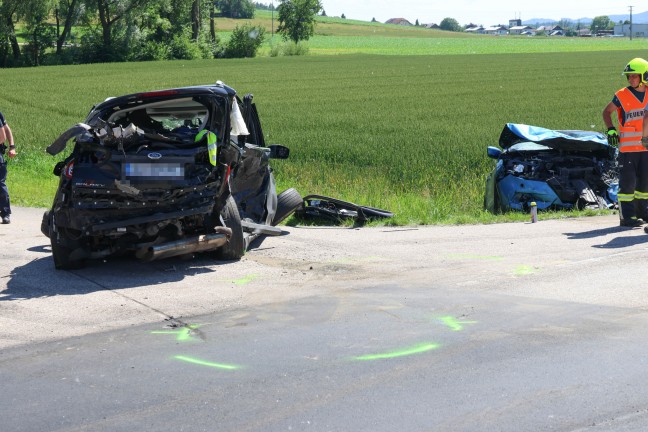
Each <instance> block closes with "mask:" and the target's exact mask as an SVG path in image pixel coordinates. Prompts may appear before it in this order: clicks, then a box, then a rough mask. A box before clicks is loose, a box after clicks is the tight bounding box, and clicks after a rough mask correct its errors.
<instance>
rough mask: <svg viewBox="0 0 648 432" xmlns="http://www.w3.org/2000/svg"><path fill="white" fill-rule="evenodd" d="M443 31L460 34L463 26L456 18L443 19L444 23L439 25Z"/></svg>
mask: <svg viewBox="0 0 648 432" xmlns="http://www.w3.org/2000/svg"><path fill="white" fill-rule="evenodd" d="M439 28H440V29H441V30H446V31H453V32H460V31H461V30H462V29H461V26H460V25H459V23H458V22H457V20H456V19H454V18H443V21H441V23H440V24H439Z"/></svg>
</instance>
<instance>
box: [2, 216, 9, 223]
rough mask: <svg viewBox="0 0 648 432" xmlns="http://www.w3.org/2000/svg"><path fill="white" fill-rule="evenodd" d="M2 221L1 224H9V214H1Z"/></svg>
mask: <svg viewBox="0 0 648 432" xmlns="http://www.w3.org/2000/svg"><path fill="white" fill-rule="evenodd" d="M2 223H3V224H5V225H6V224H10V223H11V217H10V216H9V215H6V216H2Z"/></svg>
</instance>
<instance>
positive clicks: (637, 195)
mask: <svg viewBox="0 0 648 432" xmlns="http://www.w3.org/2000/svg"><path fill="white" fill-rule="evenodd" d="M634 196H635V198H637V199H648V192H639V191H635V193H634Z"/></svg>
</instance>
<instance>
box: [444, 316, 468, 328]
mask: <svg viewBox="0 0 648 432" xmlns="http://www.w3.org/2000/svg"><path fill="white" fill-rule="evenodd" d="M439 321H441V322H442V323H443V324H445V325H447V326H448V327H450V329H451V330H452V331H461V330H463V325H462V324H476V323H477V321H457V319H456V318H455V317H452V316H444V317H440V318H439Z"/></svg>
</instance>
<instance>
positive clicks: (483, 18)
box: [320, 0, 648, 25]
mask: <svg viewBox="0 0 648 432" xmlns="http://www.w3.org/2000/svg"><path fill="white" fill-rule="evenodd" d="M320 1H321V3H322V5H323V7H324V10H325V11H326V15H328V16H340V15H342V14H344V16H345V17H346V18H348V19H357V20H362V21H371V19H372V18H376V20H377V21H380V22H385V21H387V20H388V19H389V18H405V19H407V20H408V21H410V22H411V23H412V24H414V23H415V22H416V20H417V19H418V20H419V23H420V24H427V23H436V24H439V23H440V22H441V20H443V19H444V18H454V19H456V20H457V22H459V24H461V25H465V24H468V23H473V24H481V25H495V24H508V21H509V20H510V19H515V18H521V19H522V21H525V20H529V19H533V18H547V19H554V20H560V19H562V18H569V19H571V20H572V21H577V20H578V19H579V18H594V17H596V16H601V15H624V14H626V15H628V19H629V16H630V8H629V6H633V5H634V6H633V8H632V13H633V14H636V13H641V12H645V11H647V10H648V5H645V6H637V4H639V5H640V4H641V2H631V1H628V2H619V1H618V0H617V1H610V0H586V1H583V0H535V1H529V0H490V1H489V0H442V1H435V0H320Z"/></svg>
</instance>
